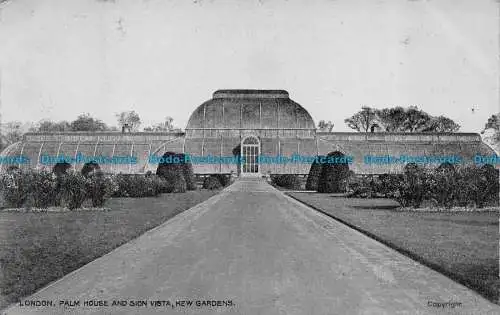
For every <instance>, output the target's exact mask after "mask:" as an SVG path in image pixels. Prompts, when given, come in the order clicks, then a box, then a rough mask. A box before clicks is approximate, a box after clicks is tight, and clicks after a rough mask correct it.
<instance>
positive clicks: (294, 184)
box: [271, 174, 301, 190]
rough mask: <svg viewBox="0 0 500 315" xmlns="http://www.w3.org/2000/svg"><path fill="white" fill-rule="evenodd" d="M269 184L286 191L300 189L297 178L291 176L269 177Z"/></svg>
mask: <svg viewBox="0 0 500 315" xmlns="http://www.w3.org/2000/svg"><path fill="white" fill-rule="evenodd" d="M271 182H272V183H273V184H274V185H276V186H279V187H283V188H286V189H295V190H297V189H300V188H301V182H300V179H299V177H298V176H297V175H293V174H283V175H271Z"/></svg>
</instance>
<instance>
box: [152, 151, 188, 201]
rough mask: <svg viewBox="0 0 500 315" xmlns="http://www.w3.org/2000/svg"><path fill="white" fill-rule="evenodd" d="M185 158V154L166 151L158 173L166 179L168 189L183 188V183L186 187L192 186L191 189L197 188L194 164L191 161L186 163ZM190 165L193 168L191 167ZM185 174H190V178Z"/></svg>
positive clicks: (171, 190)
mask: <svg viewBox="0 0 500 315" xmlns="http://www.w3.org/2000/svg"><path fill="white" fill-rule="evenodd" d="M184 158H185V156H184V154H177V153H175V152H165V154H163V156H162V158H161V159H162V161H161V162H160V163H159V164H158V168H157V169H156V175H158V176H159V177H161V178H163V179H164V180H165V181H166V185H167V187H168V188H167V190H168V191H169V192H174V191H177V190H179V189H180V190H182V189H181V187H182V186H183V185H184V186H186V189H187V188H188V187H189V188H191V189H190V190H194V189H195V188H196V185H195V182H194V175H193V173H192V165H191V164H190V163H184V161H185V160H184ZM190 166H191V169H189V167H190ZM185 174H187V175H188V179H186V176H185ZM188 185H189V186H188Z"/></svg>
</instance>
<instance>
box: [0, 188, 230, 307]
mask: <svg viewBox="0 0 500 315" xmlns="http://www.w3.org/2000/svg"><path fill="white" fill-rule="evenodd" d="M229 186H230V185H229ZM229 186H228V187H229ZM226 188H227V187H224V188H222V189H220V190H219V191H218V192H217V193H215V194H214V195H212V196H210V197H209V198H207V199H205V200H203V201H201V202H199V203H197V204H194V205H192V206H191V207H189V208H186V209H184V210H183V211H181V212H179V213H177V214H175V215H173V216H171V217H169V218H168V219H167V220H165V221H163V222H162V223H160V224H158V225H157V226H154V227H152V228H150V229H149V230H146V231H144V232H142V233H141V234H139V235H137V236H136V237H134V238H131V239H129V240H127V241H126V242H124V243H121V244H119V245H118V246H116V247H114V248H113V249H111V250H110V251H108V252H105V253H103V254H102V255H100V256H98V257H95V258H94V259H93V260H91V261H89V262H87V263H85V264H83V265H82V266H80V267H78V268H76V269H74V270H72V271H70V272H68V273H66V274H64V275H63V276H61V277H60V278H58V279H55V280H53V281H51V282H48V283H47V284H45V285H43V286H41V287H40V288H38V289H37V290H35V291H34V292H33V293H31V294H29V295H26V296H22V297H20V298H19V301H22V300H24V299H26V298H28V297H30V296H33V295H35V294H38V293H40V292H41V291H43V290H45V289H47V288H49V287H51V286H53V285H55V284H57V283H58V282H60V281H63V280H64V279H65V278H66V277H69V276H70V275H72V274H74V273H76V272H78V271H79V270H80V269H82V268H84V267H85V266H87V265H89V264H91V263H94V262H95V261H96V260H99V259H101V258H103V257H105V256H108V255H110V254H112V253H113V252H114V251H116V250H118V249H119V248H120V247H122V246H125V245H126V244H129V243H132V242H135V241H136V240H137V239H139V238H140V237H144V236H145V235H147V234H149V233H152V232H154V231H155V230H157V229H160V228H162V227H163V226H164V225H166V224H168V223H169V222H170V221H171V220H172V219H174V218H176V217H178V216H179V215H181V214H183V213H185V212H186V211H189V210H190V209H193V208H195V207H199V206H200V205H201V204H203V203H205V202H208V201H210V200H212V199H214V198H220V196H221V194H222V193H223V192H224V191H225V190H226ZM19 301H16V302H12V303H8V304H6V305H4V306H3V307H0V314H3V312H4V311H5V310H8V309H10V308H11V307H13V306H15V305H17V303H19Z"/></svg>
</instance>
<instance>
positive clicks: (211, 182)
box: [203, 175, 222, 190]
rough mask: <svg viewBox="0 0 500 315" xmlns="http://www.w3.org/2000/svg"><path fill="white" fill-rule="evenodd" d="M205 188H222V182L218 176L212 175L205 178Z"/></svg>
mask: <svg viewBox="0 0 500 315" xmlns="http://www.w3.org/2000/svg"><path fill="white" fill-rule="evenodd" d="M203 188H204V189H210V190H214V189H221V188H222V184H221V182H220V181H219V179H218V178H217V177H215V176H212V175H211V176H208V177H207V178H205V180H204V181H203Z"/></svg>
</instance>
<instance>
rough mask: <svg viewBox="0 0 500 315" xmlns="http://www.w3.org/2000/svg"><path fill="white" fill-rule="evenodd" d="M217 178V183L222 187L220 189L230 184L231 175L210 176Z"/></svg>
mask: <svg viewBox="0 0 500 315" xmlns="http://www.w3.org/2000/svg"><path fill="white" fill-rule="evenodd" d="M211 176H214V177H215V178H217V180H218V181H219V183H220V184H221V185H222V187H226V186H229V185H230V184H231V175H226V174H214V175H211Z"/></svg>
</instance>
